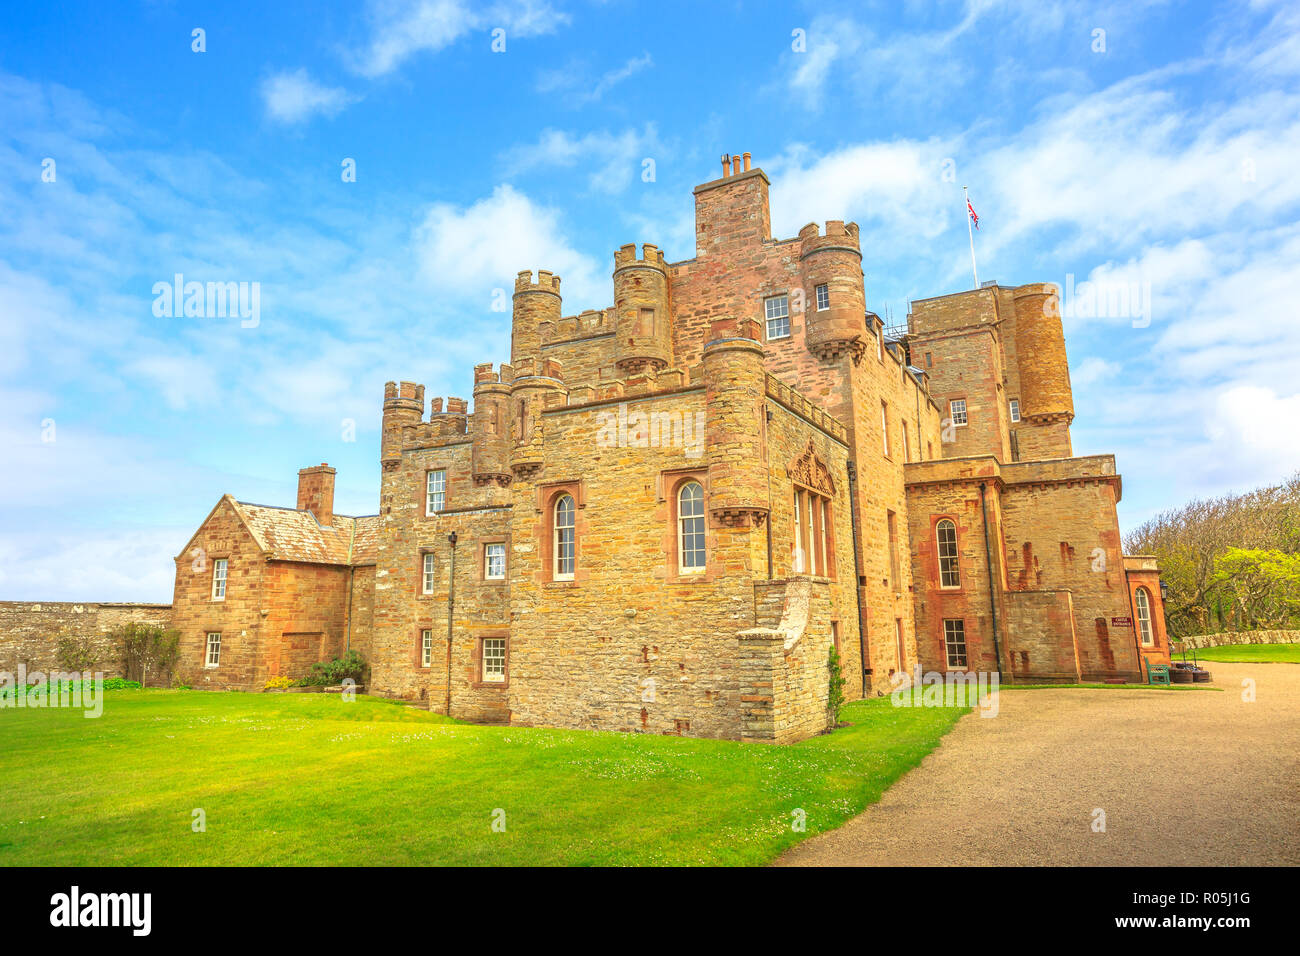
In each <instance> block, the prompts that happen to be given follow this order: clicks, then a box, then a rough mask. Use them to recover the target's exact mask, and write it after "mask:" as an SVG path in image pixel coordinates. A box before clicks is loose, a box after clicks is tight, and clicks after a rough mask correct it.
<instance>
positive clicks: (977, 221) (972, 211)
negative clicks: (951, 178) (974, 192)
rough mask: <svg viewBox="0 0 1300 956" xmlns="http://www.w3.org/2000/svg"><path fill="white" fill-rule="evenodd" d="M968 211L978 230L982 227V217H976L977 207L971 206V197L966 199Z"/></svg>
mask: <svg viewBox="0 0 1300 956" xmlns="http://www.w3.org/2000/svg"><path fill="white" fill-rule="evenodd" d="M966 211H967V212H969V213H970V221H971V223H972V224H973V225H974V226H975V228H976V229H978V228H979V227H980V217H979V216H977V215H975V207H974V206H972V205H971V204H970V197H969V196H967V197H966Z"/></svg>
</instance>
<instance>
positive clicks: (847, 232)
mask: <svg viewBox="0 0 1300 956" xmlns="http://www.w3.org/2000/svg"><path fill="white" fill-rule="evenodd" d="M836 248H838V249H844V248H849V249H852V250H855V251H858V252H859V254H860V253H861V249H862V245H861V241H860V240H859V238H858V224H857V223H856V222H847V223H846V222H844V221H843V220H841V219H828V220H827V221H826V231H825V232H822V230H821V229H820V228H819V227H818V225H817V223H815V222H810V223H808V225H806V226H804V227H803V228H802V229H800V230H799V255H800V256H801V257H802V256H807V255H811V254H812V253H814V252H817V251H819V250H821V249H836Z"/></svg>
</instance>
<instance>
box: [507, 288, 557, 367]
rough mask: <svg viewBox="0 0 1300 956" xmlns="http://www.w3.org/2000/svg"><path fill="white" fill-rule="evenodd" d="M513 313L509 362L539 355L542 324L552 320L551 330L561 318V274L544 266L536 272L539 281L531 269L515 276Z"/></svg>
mask: <svg viewBox="0 0 1300 956" xmlns="http://www.w3.org/2000/svg"><path fill="white" fill-rule="evenodd" d="M513 302H514V316H513V319H512V322H511V329H510V364H512V365H517V364H518V363H519V361H520V360H521V359H525V358H533V359H536V358H538V357H539V353H540V351H541V344H542V324H543V323H550V326H551V328H552V329H554V327H555V324H556V323H557V322H559V321H560V309H561V307H562V306H563V302H562V301H561V299H560V277H559V276H557V275H553V274H552V273H550V272H547V271H546V270H545V269H542V270H539V271H538V273H537V281H536V282H534V281H533V274H532V272H529V271H524V272H521V273H519V275H517V276H516V277H515V294H514V299H513Z"/></svg>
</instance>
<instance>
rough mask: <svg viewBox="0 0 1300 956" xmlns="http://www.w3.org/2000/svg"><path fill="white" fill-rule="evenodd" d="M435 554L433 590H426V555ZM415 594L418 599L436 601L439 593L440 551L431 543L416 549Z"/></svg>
mask: <svg viewBox="0 0 1300 956" xmlns="http://www.w3.org/2000/svg"><path fill="white" fill-rule="evenodd" d="M426 554H431V555H433V590H432V591H430V592H429V593H428V594H426V593H425V592H424V556H425V555H426ZM415 596H416V599H417V600H421V601H434V600H437V599H438V597H439V595H438V551H437V549H436V548H435V547H434V546H433V545H431V544H425V545H421V546H420V547H419V548H417V549H416V557H415Z"/></svg>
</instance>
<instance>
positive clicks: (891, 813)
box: [777, 663, 1300, 866]
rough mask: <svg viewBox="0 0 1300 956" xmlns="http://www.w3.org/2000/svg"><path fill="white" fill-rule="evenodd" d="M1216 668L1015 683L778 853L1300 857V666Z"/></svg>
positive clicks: (1216, 862)
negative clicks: (865, 798)
mask: <svg viewBox="0 0 1300 956" xmlns="http://www.w3.org/2000/svg"><path fill="white" fill-rule="evenodd" d="M1206 667H1207V668H1208V669H1209V670H1210V671H1211V672H1212V674H1213V676H1214V684H1213V685H1212V686H1214V687H1219V688H1222V692H1221V693H1220V692H1215V691H1199V690H1197V691H1182V690H1180V691H1172V692H1170V691H1157V690H1124V689H1115V690H1073V689H1061V690H1009V691H1004V692H1003V693H1002V694H1001V705H1000V712H999V714H998V716H997V717H994V718H981V717H979V716H978V713H972V714H969V715H967V716H966V717H963V718H962V719H961V721H959V722H958V724H957V726H956V727H955V728H954V729H953V731H952V733H950V734H949V735H948V736H947V737H945V738H944V740H943V743H942V744H941V745H940V746H939V748H938V749H937V750H935V751H934V752H933V753H932V754H930V756H928V757H926V758H925V760H924V761H923V762H922V764H921V765H920V766H919V767H917V768H916V769H915V770H913V771H912V772H911V773H909V774H908V775H907V776H905V777H904V778H903V779H902V780H900V781H899V782H898V783H896V784H895V785H894V786H893V787H892V788H890V789H889V790H888V791H887V792H886V793H885V795H884V797H883V798H881V800H880V802H879V803H877V804H875V805H874V806H871V807H868V808H867V810H866V811H865V812H864V813H862V814H861V815H859V816H857V817H855V818H854V819H852V820H850V821H849V822H848V823H847V824H845V825H844V826H843V827H841V828H840V829H838V830H835V831H832V832H830V833H824V834H821V835H819V836H816V837H813V838H812V839H810V840H808V841H807V842H805V843H802V844H800V845H799V846H797V847H795V848H794V849H792V850H791V851H789V852H788V853H786V854H785V855H784V856H782V857H781V858H780V859H779V860H778V861H777V865H778V866H845V865H847V866H858V865H896V866H908V865H938V866H954V865H972V864H973V865H1010V866H1060V865H1094V864H1106V865H1119V866H1125V865H1162V864H1179V865H1187V866H1200V865H1204V866H1220V865H1227V866H1232V865H1242V864H1292V865H1294V864H1296V863H1300V665H1296V664H1221V663H1207V664H1206ZM1247 678H1251V679H1253V680H1254V681H1255V685H1256V686H1255V693H1256V700H1255V701H1254V702H1253V703H1247V702H1244V701H1243V700H1242V696H1243V689H1242V682H1243V680H1245V679H1247ZM1095 808H1100V809H1102V810H1104V811H1105V824H1106V830H1105V832H1104V833H1095V832H1093V830H1092V823H1093V811H1094V809H1095Z"/></svg>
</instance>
